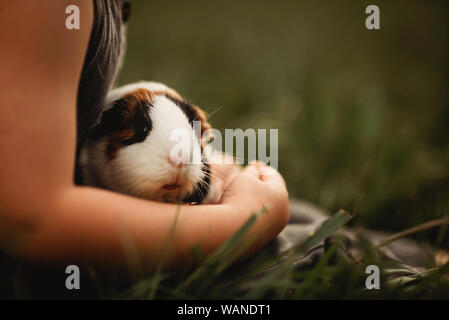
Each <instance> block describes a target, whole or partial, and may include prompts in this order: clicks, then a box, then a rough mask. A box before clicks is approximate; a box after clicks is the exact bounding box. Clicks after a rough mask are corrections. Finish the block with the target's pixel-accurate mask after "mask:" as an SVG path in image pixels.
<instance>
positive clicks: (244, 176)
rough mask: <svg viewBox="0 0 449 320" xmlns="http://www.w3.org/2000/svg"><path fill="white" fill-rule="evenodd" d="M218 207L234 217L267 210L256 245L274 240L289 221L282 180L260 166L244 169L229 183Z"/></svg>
mask: <svg viewBox="0 0 449 320" xmlns="http://www.w3.org/2000/svg"><path fill="white" fill-rule="evenodd" d="M221 203H223V204H227V205H229V206H231V207H233V208H234V211H235V212H236V214H246V213H254V212H256V211H258V210H260V209H262V208H263V207H266V208H267V209H268V213H267V214H265V215H264V216H263V217H262V218H261V219H260V220H264V222H260V221H259V223H263V224H264V225H265V226H266V227H265V228H264V229H265V233H260V234H259V235H258V238H259V239H260V241H258V242H259V243H260V244H264V243H266V240H269V239H272V238H274V237H275V236H276V235H277V234H278V233H279V232H280V231H281V230H282V229H283V228H284V227H285V225H286V224H287V222H288V218H289V202H288V192H287V188H286V185H285V182H284V179H283V178H282V177H281V175H280V174H279V173H278V172H277V170H275V169H273V168H272V167H269V166H267V165H265V164H263V163H260V162H256V163H254V164H250V165H248V166H247V167H246V168H245V169H244V170H243V171H241V173H239V174H238V175H237V176H235V178H234V179H233V180H232V181H231V182H230V184H229V185H228V187H227V188H226V190H225V192H224V194H223V197H222V199H221Z"/></svg>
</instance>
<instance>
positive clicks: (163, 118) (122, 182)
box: [80, 82, 217, 204]
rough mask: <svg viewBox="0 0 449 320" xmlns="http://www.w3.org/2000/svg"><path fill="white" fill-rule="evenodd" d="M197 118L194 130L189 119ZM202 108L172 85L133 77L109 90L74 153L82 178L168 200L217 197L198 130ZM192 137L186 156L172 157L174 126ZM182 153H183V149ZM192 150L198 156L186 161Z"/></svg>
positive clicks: (196, 200)
mask: <svg viewBox="0 0 449 320" xmlns="http://www.w3.org/2000/svg"><path fill="white" fill-rule="evenodd" d="M195 122H196V124H198V123H199V124H200V126H199V127H200V129H199V130H196V131H201V132H195V130H194V125H193V124H194V123H195ZM210 128H211V126H210V124H209V123H208V122H207V120H206V114H205V113H204V112H203V111H202V110H201V109H200V108H199V107H197V106H194V105H192V104H190V103H188V102H187V101H186V100H184V99H183V98H182V97H181V96H180V95H179V94H178V93H177V92H176V91H175V90H173V89H171V88H169V87H167V86H166V85H164V84H161V83H156V82H138V83H134V84H129V85H125V86H123V87H120V88H117V89H114V90H112V91H110V93H109V94H108V96H107V99H106V103H105V107H104V108H103V110H102V113H101V115H100V117H99V119H98V120H97V122H96V123H95V124H94V126H93V127H92V129H91V131H90V134H89V137H88V139H87V141H86V143H85V144H84V146H83V149H82V151H81V156H80V165H81V171H82V179H83V183H84V184H86V185H90V186H95V187H100V188H106V189H110V190H113V191H117V192H120V193H124V194H128V195H132V196H136V197H140V198H144V199H149V200H156V201H164V202H173V203H179V202H183V203H197V204H199V203H211V202H217V199H215V198H216V193H215V192H214V190H213V175H212V172H211V167H210V164H209V161H208V159H207V157H206V155H205V152H204V148H205V146H206V144H207V142H206V141H205V138H204V137H203V134H204V133H205V131H207V130H208V129H210ZM177 129H182V130H183V131H184V132H187V133H188V134H189V135H190V136H191V137H193V139H192V141H191V143H190V147H189V148H190V150H188V151H189V152H188V156H186V155H184V156H182V157H184V158H182V157H181V158H176V159H174V158H173V156H172V155H173V154H172V151H173V148H174V147H175V145H176V143H179V142H177V141H174V140H173V139H171V137H172V133H173V131H174V130H177ZM186 154H187V153H186ZM192 154H197V155H199V156H200V158H199V161H197V162H195V161H191V160H192V157H191V156H192Z"/></svg>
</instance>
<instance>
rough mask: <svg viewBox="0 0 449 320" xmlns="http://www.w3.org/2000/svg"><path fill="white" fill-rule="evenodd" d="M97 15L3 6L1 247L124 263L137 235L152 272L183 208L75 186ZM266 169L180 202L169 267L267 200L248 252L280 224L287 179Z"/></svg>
mask: <svg viewBox="0 0 449 320" xmlns="http://www.w3.org/2000/svg"><path fill="white" fill-rule="evenodd" d="M70 4H76V5H78V6H79V7H80V11H81V29H80V30H72V31H70V30H67V29H66V28H65V23H64V21H65V18H66V17H67V15H66V14H65V8H66V6H68V5H70ZM92 16H93V8H92V1H90V0H79V1H75V0H70V1H66V0H61V1H54V0H41V1H38V2H37V1H8V3H7V4H6V2H3V1H2V2H1V3H0V19H1V20H2V22H4V25H6V26H8V28H1V29H0V39H1V41H2V43H3V45H2V50H0V88H1V90H0V246H1V247H3V248H4V249H7V250H10V251H12V253H14V254H17V255H20V256H23V257H25V258H31V259H39V260H45V261H49V260H50V261H67V262H83V261H84V262H98V263H114V264H123V263H125V260H126V259H125V254H124V250H123V248H124V246H123V245H124V243H125V244H129V242H127V241H128V240H126V239H132V241H133V242H134V244H135V246H136V248H137V250H138V254H139V255H140V256H141V258H143V260H144V261H145V262H146V265H147V266H148V267H149V268H152V267H154V265H155V263H156V261H157V259H158V258H159V256H160V253H161V248H162V246H163V243H164V242H165V241H166V239H167V237H168V234H169V231H170V228H171V226H172V223H173V221H174V217H175V213H176V208H177V207H176V205H172V204H164V203H157V202H151V201H144V200H139V199H135V198H131V197H128V196H124V195H120V194H116V193H113V192H109V191H105V190H100V189H95V188H88V187H78V186H75V185H74V184H73V171H74V159H75V144H76V96H77V94H76V93H77V90H78V81H79V79H80V73H81V68H82V63H83V60H84V56H85V52H86V49H87V44H88V40H89V35H90V29H91V26H92ZM10 30H13V31H14V32H11V31H10ZM259 167H263V166H261V165H252V166H250V167H249V168H247V169H245V170H244V171H243V172H242V173H240V174H239V175H238V176H237V177H236V178H235V179H234V180H233V181H232V183H231V184H230V185H229V186H228V188H227V189H226V192H225V195H224V198H223V201H222V203H221V204H218V205H203V206H182V208H181V211H180V216H179V221H178V224H177V228H176V232H175V235H174V241H173V246H172V248H171V250H170V254H169V257H168V260H167V263H168V264H169V265H176V264H179V263H185V262H186V260H187V259H188V257H189V255H190V247H191V246H192V245H193V244H200V245H201V246H202V248H203V250H204V251H205V252H206V253H210V252H211V251H212V250H214V249H216V248H217V247H218V246H219V245H220V244H221V243H222V242H223V241H224V240H225V239H226V238H228V237H229V236H230V235H232V233H233V232H235V231H236V230H237V229H238V228H239V226H240V225H241V224H242V223H243V222H244V221H245V220H246V219H248V217H249V216H250V215H251V213H252V212H254V211H256V210H258V209H260V207H261V206H262V204H265V205H267V206H269V207H270V210H269V212H268V214H266V215H264V216H263V217H262V218H261V219H260V221H259V222H258V223H257V224H256V225H255V226H254V228H253V229H252V232H253V233H256V232H257V233H258V237H257V243H254V244H253V245H252V246H251V247H250V248H249V249H248V252H250V251H252V250H256V249H257V248H259V247H260V246H262V245H263V244H265V243H266V242H267V241H269V240H270V239H272V238H273V237H274V236H275V235H276V234H277V233H278V232H279V231H280V230H281V229H282V228H283V226H284V225H285V224H286V222H287V219H288V195H287V191H286V188H285V185H284V182H283V180H282V178H281V177H280V175H279V174H277V173H275V174H273V175H270V176H265V177H260V176H259V174H258V172H257V168H259ZM263 168H264V167H263Z"/></svg>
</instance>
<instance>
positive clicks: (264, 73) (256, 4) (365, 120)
mask: <svg viewBox="0 0 449 320" xmlns="http://www.w3.org/2000/svg"><path fill="white" fill-rule="evenodd" d="M369 4H376V5H378V6H379V8H380V11H381V30H378V31H369V30H366V28H365V19H366V17H367V15H366V14H365V8H366V6H367V5H369ZM132 6H133V7H132V15H131V21H130V24H129V29H128V52H127V57H126V60H125V64H124V68H123V70H122V74H121V76H120V83H121V84H124V83H128V82H134V81H138V80H154V81H159V82H163V83H166V84H168V85H169V86H171V87H173V88H175V89H176V90H177V91H178V92H180V93H181V95H183V96H184V97H186V98H187V99H188V100H190V101H191V102H193V103H195V104H197V105H199V106H201V107H202V108H203V109H204V110H206V111H208V112H209V113H213V116H212V117H211V119H210V121H211V123H212V124H213V126H214V127H216V128H218V129H224V128H242V129H246V128H278V129H279V170H280V172H281V173H282V174H283V176H284V177H285V179H286V181H287V184H288V188H289V191H290V194H291V196H294V197H299V198H303V199H306V200H309V201H311V202H313V203H316V204H319V205H321V206H323V207H324V208H326V209H328V210H330V211H332V212H335V211H336V210H338V209H340V208H343V209H345V210H347V211H349V212H353V211H355V210H356V211H357V216H356V219H355V220H354V221H355V223H356V224H358V225H362V226H366V227H371V228H380V229H386V230H399V229H404V228H406V227H409V226H412V225H415V224H417V223H420V222H424V221H427V220H430V219H433V218H435V217H440V216H442V215H447V214H448V213H449V170H448V169H449V166H448V165H449V139H448V137H449V97H448V88H449V87H448V82H449V62H448V61H449V59H448V57H449V2H448V1H429V0H421V1H418V0H408V1H375V3H374V2H371V1H370V2H367V1H356V0H354V1H274V0H258V1H252V0H251V1H247V0H245V1H234V0H232V1H231V0H228V1H185V0H184V1H181V0H171V1H168V2H160V1H158V2H156V1H143V0H135V1H132ZM427 236H429V234H428V235H427ZM431 236H432V235H431Z"/></svg>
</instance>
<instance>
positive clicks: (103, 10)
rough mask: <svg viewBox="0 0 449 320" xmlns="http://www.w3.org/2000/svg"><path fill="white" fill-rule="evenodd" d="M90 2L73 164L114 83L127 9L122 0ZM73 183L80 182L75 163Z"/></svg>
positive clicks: (79, 89) (95, 0)
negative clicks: (90, 23)
mask: <svg viewBox="0 0 449 320" xmlns="http://www.w3.org/2000/svg"><path fill="white" fill-rule="evenodd" d="M93 4H94V22H93V26H92V31H91V35H90V40H89V46H88V49H87V53H86V57H85V59H84V65H83V70H82V73H81V78H80V83H79V87H78V101H77V147H76V163H78V157H79V153H80V150H81V147H82V145H83V143H84V141H85V139H86V137H87V134H88V132H89V129H90V128H91V126H92V125H93V124H94V122H95V120H96V119H97V117H98V115H99V112H100V110H101V107H102V105H103V103H104V100H105V97H106V95H107V92H108V91H109V89H110V88H111V87H112V86H113V84H114V82H115V79H116V75H117V73H118V69H119V64H120V61H119V60H120V56H121V55H122V51H123V50H122V46H123V43H124V39H123V35H122V33H123V21H122V20H123V18H126V19H127V18H128V16H129V9H130V8H129V3H128V2H125V1H123V0H93ZM122 7H123V8H124V9H125V10H124V12H123V13H122ZM122 14H123V16H122ZM75 182H76V183H81V176H80V170H79V167H78V165H77V166H76V169H75Z"/></svg>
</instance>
